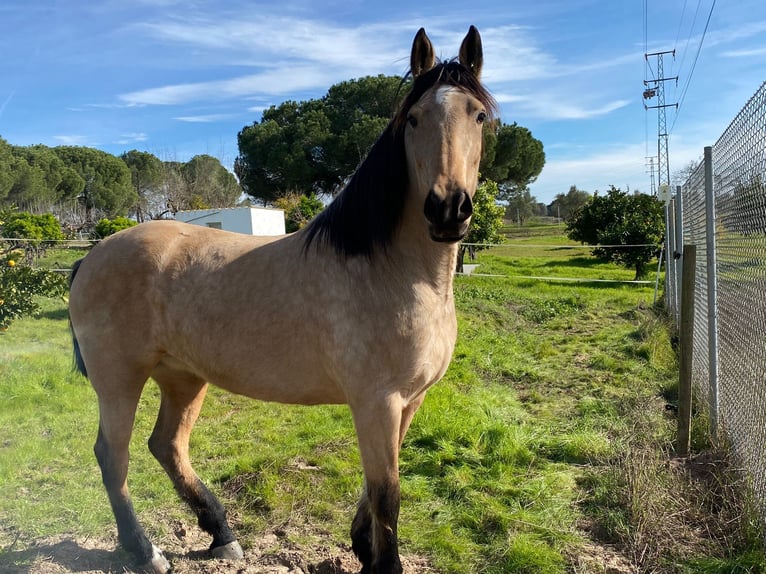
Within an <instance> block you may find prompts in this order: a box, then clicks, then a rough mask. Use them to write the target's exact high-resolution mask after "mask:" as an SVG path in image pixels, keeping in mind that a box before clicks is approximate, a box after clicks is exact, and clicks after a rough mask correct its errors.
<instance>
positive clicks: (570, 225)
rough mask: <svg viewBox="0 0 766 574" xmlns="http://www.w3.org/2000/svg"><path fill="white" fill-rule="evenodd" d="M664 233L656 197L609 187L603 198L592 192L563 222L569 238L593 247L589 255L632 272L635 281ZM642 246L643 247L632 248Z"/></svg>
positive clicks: (643, 272) (662, 216) (661, 205)
mask: <svg viewBox="0 0 766 574" xmlns="http://www.w3.org/2000/svg"><path fill="white" fill-rule="evenodd" d="M664 232H665V223H664V206H663V204H662V202H661V201H660V200H658V199H657V198H656V197H653V196H649V195H644V194H634V195H630V194H628V193H626V192H624V191H621V190H620V189H618V188H616V187H614V186H611V188H610V189H609V191H608V192H607V194H606V195H599V194H598V193H596V194H595V195H594V196H593V198H591V200H590V201H589V202H588V203H586V204H585V205H584V206H582V207H581V208H580V209H579V210H578V211H576V212H575V214H574V215H573V216H572V218H571V219H570V220H569V221H567V235H568V236H569V238H570V239H573V240H575V241H580V242H582V243H587V244H589V245H617V246H620V245H624V246H626V247H611V248H605V247H596V248H595V249H593V255H595V256H596V257H598V258H600V259H603V260H605V261H613V262H615V263H618V264H620V265H624V266H626V267H631V268H634V269H635V270H636V275H635V278H636V279H641V278H642V277H644V276H645V275H646V273H647V264H648V263H649V261H651V260H652V258H653V257H655V256H656V254H657V250H658V246H659V245H660V244H661V243H662V241H663V237H664ZM636 245H645V246H644V247H633V246H636Z"/></svg>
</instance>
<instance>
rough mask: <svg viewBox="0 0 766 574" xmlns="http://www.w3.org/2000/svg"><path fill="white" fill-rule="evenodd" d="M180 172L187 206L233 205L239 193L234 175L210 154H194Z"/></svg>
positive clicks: (205, 207)
mask: <svg viewBox="0 0 766 574" xmlns="http://www.w3.org/2000/svg"><path fill="white" fill-rule="evenodd" d="M180 172H181V178H182V180H183V184H184V187H185V195H186V204H187V205H188V206H189V207H188V208H194V209H207V208H210V207H234V206H235V205H236V204H237V200H238V199H239V196H240V195H241V194H242V189H241V188H240V187H239V184H238V183H237V179H236V178H235V177H234V175H233V174H232V173H231V172H230V171H229V170H227V169H226V168H225V167H223V165H221V162H220V161H219V160H218V159H217V158H214V157H213V156H210V155H207V154H202V155H195V156H194V157H193V158H191V159H190V160H189V161H188V162H186V163H185V164H183V165H182V166H181V168H180ZM192 206H194V207H192ZM188 208H187V209H188Z"/></svg>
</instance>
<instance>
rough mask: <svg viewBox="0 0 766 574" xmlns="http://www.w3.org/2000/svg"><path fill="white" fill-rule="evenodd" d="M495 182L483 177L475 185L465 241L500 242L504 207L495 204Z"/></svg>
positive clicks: (501, 240) (501, 239) (496, 191)
mask: <svg viewBox="0 0 766 574" xmlns="http://www.w3.org/2000/svg"><path fill="white" fill-rule="evenodd" d="M497 193H498V189H497V183H495V182H494V181H492V180H489V179H485V180H484V181H482V182H481V183H480V184H479V185H478V186H477V187H476V193H475V194H474V196H473V215H472V216H471V229H470V231H469V232H468V236H467V237H466V238H465V242H466V243H502V242H503V235H502V234H501V233H500V230H501V229H502V228H503V213H504V209H503V207H502V206H501V205H498V204H497Z"/></svg>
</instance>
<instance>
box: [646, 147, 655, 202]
mask: <svg viewBox="0 0 766 574" xmlns="http://www.w3.org/2000/svg"><path fill="white" fill-rule="evenodd" d="M646 159H647V160H649V164H648V167H649V182H650V184H649V190H650V192H651V194H652V195H657V186H656V185H655V184H654V156H649V157H647V158H646Z"/></svg>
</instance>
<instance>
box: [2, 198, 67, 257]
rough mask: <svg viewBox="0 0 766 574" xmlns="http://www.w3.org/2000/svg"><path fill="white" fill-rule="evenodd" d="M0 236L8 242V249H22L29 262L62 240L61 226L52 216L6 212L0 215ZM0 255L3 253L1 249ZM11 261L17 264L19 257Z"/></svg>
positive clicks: (47, 214)
mask: <svg viewBox="0 0 766 574" xmlns="http://www.w3.org/2000/svg"><path fill="white" fill-rule="evenodd" d="M0 236H2V237H4V238H6V239H7V240H8V241H7V247H8V249H10V250H14V249H23V250H24V251H25V252H26V257H27V259H28V260H30V261H31V260H32V259H33V258H34V257H40V256H41V255H43V254H44V253H45V250H46V249H47V248H48V247H50V246H51V245H53V244H54V243H55V242H56V241H60V240H62V239H64V233H63V232H62V231H61V224H60V223H59V221H58V220H57V219H56V218H55V217H54V216H53V215H52V214H50V213H44V214H42V215H33V214H32V213H28V212H25V211H20V212H16V211H8V210H6V211H3V212H1V213H0ZM0 253H3V250H2V249H0ZM12 260H13V261H15V262H18V261H19V260H20V257H19V256H15V258H14V259H12Z"/></svg>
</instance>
